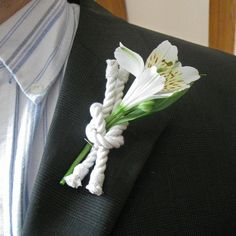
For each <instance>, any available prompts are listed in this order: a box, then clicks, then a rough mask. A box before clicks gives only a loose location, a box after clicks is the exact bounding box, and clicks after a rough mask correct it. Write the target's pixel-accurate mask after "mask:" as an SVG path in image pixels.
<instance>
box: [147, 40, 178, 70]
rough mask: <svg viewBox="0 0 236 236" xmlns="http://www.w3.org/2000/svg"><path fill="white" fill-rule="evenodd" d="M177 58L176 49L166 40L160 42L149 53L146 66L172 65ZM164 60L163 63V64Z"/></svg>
mask: <svg viewBox="0 0 236 236" xmlns="http://www.w3.org/2000/svg"><path fill="white" fill-rule="evenodd" d="M177 60H178V49H177V47H176V46H174V45H172V44H171V43H170V42H169V41H168V40H166V41H164V42H162V43H161V44H159V45H158V46H157V48H155V49H154V50H153V51H152V53H151V54H150V55H149V57H148V59H147V61H146V64H145V65H146V67H151V66H154V65H155V66H157V69H159V68H160V66H161V67H165V66H167V67H168V66H172V65H173V64H174V63H175V62H176V61H177ZM163 62H164V64H163ZM161 64H163V65H161Z"/></svg>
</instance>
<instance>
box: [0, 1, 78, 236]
mask: <svg viewBox="0 0 236 236" xmlns="http://www.w3.org/2000/svg"><path fill="white" fill-rule="evenodd" d="M78 20H79V6H78V5H75V4H69V3H67V1H66V0H32V1H30V2H29V3H28V4H27V5H25V6H24V7H23V8H22V9H21V10H19V11H18V12H17V13H16V14H14V15H13V16H12V17H11V18H10V19H8V20H7V21H6V22H4V23H3V24H1V25H0V178H1V181H0V236H2V235H4V236H9V235H10V236H11V235H14V236H16V235H20V232H21V228H22V225H23V222H24V217H25V213H26V210H27V206H28V203H29V201H30V193H31V190H32V186H33V184H34V180H35V177H36V174H37V171H38V168H39V164H40V160H41V157H42V153H43V149H44V146H45V142H46V139H47V133H48V129H49V126H50V123H51V121H52V117H53V113H54V109H55V105H56V102H57V98H58V94H59V89H60V85H61V82H62V79H63V77H64V71H65V67H66V63H67V59H68V55H69V52H70V49H71V46H72V43H73V38H74V35H75V32H76V29H77V26H78Z"/></svg>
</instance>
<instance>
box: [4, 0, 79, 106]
mask: <svg viewBox="0 0 236 236" xmlns="http://www.w3.org/2000/svg"><path fill="white" fill-rule="evenodd" d="M76 7H77V9H76V10H77V11H78V10H79V9H78V8H79V6H76ZM77 13H78V12H77ZM77 24H78V19H77V18H76V17H75V5H74V6H73V5H71V4H68V3H67V1H66V0H47V1H45V0H32V1H30V2H29V3H28V4H27V5H25V6H24V7H23V8H22V9H21V10H19V11H18V12H17V13H16V14H15V15H14V16H12V17H11V18H10V19H8V20H7V21H6V22H4V23H3V24H1V25H0V66H1V62H2V64H3V65H4V66H5V67H6V68H7V69H8V71H9V72H10V73H11V75H12V76H13V78H14V79H15V80H16V82H17V83H18V84H19V86H20V88H21V90H22V91H23V92H24V94H25V95H26V96H27V97H28V98H29V99H31V100H32V101H33V102H35V103H38V102H40V101H41V100H42V99H43V98H44V97H45V95H46V94H47V92H48V90H49V89H50V87H51V86H52V84H53V83H54V82H55V80H56V79H57V78H58V75H59V73H60V71H61V70H62V69H63V66H64V65H65V62H66V59H67V57H68V54H69V51H70V48H71V44H72V41H73V35H74V32H75V29H76V27H77Z"/></svg>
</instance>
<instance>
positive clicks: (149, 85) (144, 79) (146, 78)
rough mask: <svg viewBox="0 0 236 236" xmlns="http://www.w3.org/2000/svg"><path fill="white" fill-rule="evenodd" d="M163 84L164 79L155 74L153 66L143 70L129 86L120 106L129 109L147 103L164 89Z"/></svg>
mask: <svg viewBox="0 0 236 236" xmlns="http://www.w3.org/2000/svg"><path fill="white" fill-rule="evenodd" d="M164 84H165V78H164V77H162V76H160V75H159V74H158V73H157V72H156V67H155V66H153V67H152V68H148V69H145V70H144V71H143V73H142V74H141V75H140V76H139V77H138V78H136V79H135V81H134V82H133V84H132V85H131V87H130V89H129V90H128V92H127V93H126V95H125V97H124V98H123V100H122V104H123V105H124V106H126V107H129V108H130V107H134V106H136V105H138V104H139V103H141V102H144V101H147V100H149V98H150V97H152V96H153V95H154V94H156V93H158V92H159V91H161V90H162V89H163V88H164Z"/></svg>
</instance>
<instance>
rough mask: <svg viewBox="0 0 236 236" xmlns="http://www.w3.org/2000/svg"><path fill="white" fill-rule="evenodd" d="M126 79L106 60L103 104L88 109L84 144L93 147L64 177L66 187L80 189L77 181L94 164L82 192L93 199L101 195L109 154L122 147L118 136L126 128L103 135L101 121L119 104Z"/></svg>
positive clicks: (111, 61) (111, 129)
mask: <svg viewBox="0 0 236 236" xmlns="http://www.w3.org/2000/svg"><path fill="white" fill-rule="evenodd" d="M128 77H129V73H128V72H127V71H125V70H124V69H122V68H119V66H118V63H117V61H116V60H107V69H106V79H107V83H106V91H105V98H104V100H103V104H101V103H93V104H92V105H91V106H90V114H91V117H92V119H91V121H90V123H89V124H88V125H87V126H86V130H85V132H86V136H87V138H88V140H89V141H90V142H91V143H93V147H92V149H91V151H90V153H89V154H88V156H87V157H86V159H85V160H84V161H83V162H82V163H80V164H78V165H77V166H76V167H75V168H74V170H73V173H72V174H71V175H69V176H67V177H65V181H66V183H67V184H68V185H69V186H71V187H73V188H78V187H79V186H82V183H81V181H82V180H83V179H84V177H85V176H86V175H87V174H88V172H89V169H90V168H91V167H92V166H93V165H94V162H96V163H95V166H94V169H93V171H92V172H91V174H90V180H89V184H88V185H87V186H86V188H87V189H88V190H89V191H90V192H91V193H93V194H96V195H101V194H102V193H103V191H102V186H103V182H104V179H105V174H104V172H105V170H106V163H107V160H108V154H109V151H110V149H112V148H119V147H120V146H121V145H123V144H124V138H123V136H122V133H123V131H124V130H125V129H126V128H127V125H116V126H113V127H111V128H110V129H109V130H108V131H106V121H105V119H106V117H108V116H109V115H110V114H111V112H112V111H113V110H114V109H115V108H116V106H117V105H118V104H119V103H120V101H121V99H122V97H123V90H124V86H125V83H126V82H127V81H128Z"/></svg>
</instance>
